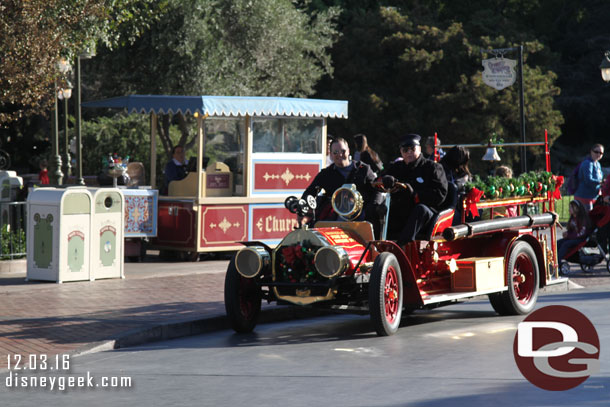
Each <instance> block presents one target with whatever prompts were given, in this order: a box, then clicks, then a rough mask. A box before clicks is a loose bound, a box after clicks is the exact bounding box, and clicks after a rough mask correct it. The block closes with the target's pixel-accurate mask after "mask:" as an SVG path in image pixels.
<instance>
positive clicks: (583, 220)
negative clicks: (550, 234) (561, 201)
mask: <svg viewBox="0 0 610 407" xmlns="http://www.w3.org/2000/svg"><path fill="white" fill-rule="evenodd" d="M592 230H593V229H592V226H591V219H589V213H588V212H587V209H586V208H585V206H584V204H583V203H582V202H580V201H578V200H573V201H571V202H570V220H569V221H568V230H567V231H565V232H563V239H559V240H558V241H557V260H558V261H562V260H564V258H565V257H566V255H567V254H568V252H569V251H570V249H572V248H573V247H574V246H577V245H578V244H579V243H582V242H584V241H585V240H586V239H587V237H588V236H589V234H590V233H591V231H592Z"/></svg>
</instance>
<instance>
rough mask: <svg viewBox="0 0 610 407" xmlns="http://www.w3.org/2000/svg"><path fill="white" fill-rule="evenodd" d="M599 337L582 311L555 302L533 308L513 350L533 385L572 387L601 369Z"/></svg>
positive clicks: (518, 365) (516, 336)
mask: <svg viewBox="0 0 610 407" xmlns="http://www.w3.org/2000/svg"><path fill="white" fill-rule="evenodd" d="M599 349H600V347H599V337H598V335H597V331H596V330H595V327H594V326H593V324H592V323H591V321H589V320H588V319H587V317H586V316H584V315H583V314H582V313H580V312H579V311H577V310H575V309H574V308H570V307H566V306H563V305H551V306H548V307H544V308H540V309H539V310H536V311H534V312H532V313H531V314H530V315H529V316H528V317H527V318H525V320H524V321H523V322H521V323H520V324H519V325H518V328H517V333H516V335H515V340H514V342H513V353H514V356H515V362H516V363H517V367H518V368H519V370H520V371H521V373H522V374H523V376H524V377H525V378H526V379H527V380H529V381H530V382H531V383H532V384H533V385H535V386H538V387H540V388H542V389H545V390H552V391H559V390H568V389H571V388H573V387H576V386H578V385H579V384H581V383H583V382H584V381H585V380H587V379H588V378H589V375H591V374H594V373H596V372H598V371H599Z"/></svg>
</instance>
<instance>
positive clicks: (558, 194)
mask: <svg viewBox="0 0 610 407" xmlns="http://www.w3.org/2000/svg"><path fill="white" fill-rule="evenodd" d="M552 178H553V181H554V182H555V190H554V191H553V198H555V199H561V192H560V191H559V188H561V186H562V185H563V181H564V179H563V175H553V177H552Z"/></svg>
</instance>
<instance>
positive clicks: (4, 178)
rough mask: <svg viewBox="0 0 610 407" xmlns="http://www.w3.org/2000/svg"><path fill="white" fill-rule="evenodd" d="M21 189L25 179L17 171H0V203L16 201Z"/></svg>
mask: <svg viewBox="0 0 610 407" xmlns="http://www.w3.org/2000/svg"><path fill="white" fill-rule="evenodd" d="M21 187H23V178H21V177H18V176H17V173H16V172H15V171H0V202H13V201H16V200H17V195H18V194H19V190H20V189H21Z"/></svg>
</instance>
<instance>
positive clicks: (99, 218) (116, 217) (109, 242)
mask: <svg viewBox="0 0 610 407" xmlns="http://www.w3.org/2000/svg"><path fill="white" fill-rule="evenodd" d="M89 192H91V195H92V196H93V212H92V214H91V275H92V278H91V279H92V280H97V279H101V278H125V275H124V271H123V265H124V258H123V257H124V256H123V250H124V245H123V234H124V231H125V213H124V209H123V208H124V202H125V199H124V197H123V193H122V192H121V191H120V190H119V189H118V188H89Z"/></svg>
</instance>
